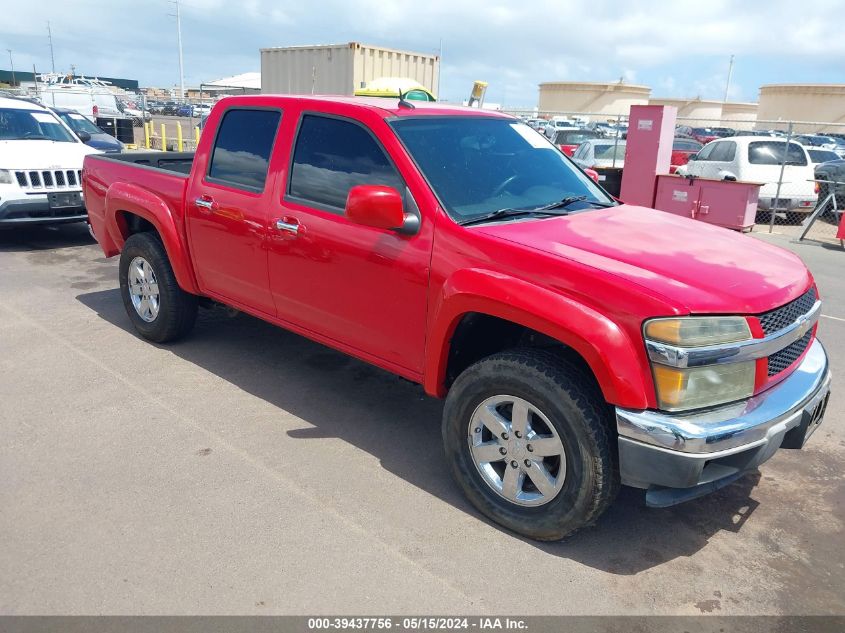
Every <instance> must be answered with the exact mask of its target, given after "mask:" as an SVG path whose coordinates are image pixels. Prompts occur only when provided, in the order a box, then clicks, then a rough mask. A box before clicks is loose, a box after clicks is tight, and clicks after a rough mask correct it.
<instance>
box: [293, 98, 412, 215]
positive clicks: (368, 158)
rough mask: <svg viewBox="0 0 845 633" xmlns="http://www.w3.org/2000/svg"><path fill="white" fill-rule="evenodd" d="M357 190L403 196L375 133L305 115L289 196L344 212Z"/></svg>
mask: <svg viewBox="0 0 845 633" xmlns="http://www.w3.org/2000/svg"><path fill="white" fill-rule="evenodd" d="M356 185H385V186H388V187H393V188H394V189H396V190H397V191H399V192H400V193H401V192H402V191H403V190H404V187H405V186H404V184H403V182H402V178H401V177H400V176H399V173H398V172H397V171H396V168H395V167H394V166H393V163H391V162H390V159H389V158H388V157H387V154H385V152H384V150H383V149H382V148H381V146H380V145H379V144H378V143H377V142H376V141H375V139H374V138H373V136H372V135H371V134H370V132H369V131H368V130H367V129H365V128H364V127H362V126H361V125H359V124H357V123H354V122H352V121H348V120H344V119H338V118H334V117H326V116H319V115H314V114H306V115H304V116H303V117H302V122H301V123H300V126H299V134H298V136H297V139H296V147H295V148H294V152H293V167H292V169H291V176H290V185H289V187H288V194H289V195H291V196H293V197H295V198H300V199H302V200H306V201H309V202H313V203H317V204H318V205H324V206H327V207H332V209H333V210H334V209H343V208H344V207H346V197H347V195H348V194H349V190H350V189H351V188H352V187H354V186H356Z"/></svg>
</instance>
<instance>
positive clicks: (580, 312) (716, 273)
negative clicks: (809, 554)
mask: <svg viewBox="0 0 845 633" xmlns="http://www.w3.org/2000/svg"><path fill="white" fill-rule="evenodd" d="M282 112H284V117H285V120H286V121H288V124H285V125H280V122H281V120H282V119H281V117H282ZM208 127H209V128H210V129H211V131H212V132H213V133H211V134H203V135H202V137H201V138H200V143H199V148H198V151H197V153H196V155H193V154H191V153H171V152H167V153H162V152H149V153H147V152H144V153H124V154H118V155H114V156H96V157H94V156H92V157H88V158H87V159H86V162H85V178H84V183H85V199H86V201H87V203H88V205H89V209H90V214H91V222H92V226H93V230H94V234H95V235H96V238H97V241H98V242H99V244H100V247H101V248H102V250H103V252H104V254H105V255H106V256H109V257H111V256H115V255H118V254H120V262H119V266H118V267H117V268H118V279H119V285H120V295H121V297H122V300H123V304H124V306H125V309H126V313H127V315H128V319H129V320H130V322H131V323H132V325H133V326H134V328H135V329H136V330H137V332H138V333H139V334H140V335H141V336H142V337H144V338H147V339H149V340H151V341H154V342H156V343H166V342H169V341H173V340H176V339H178V338H180V337H183V336H185V335H187V334H188V332H189V331H190V329H191V328H192V326H193V324H194V321H195V318H196V314H197V309H198V307H199V305H200V304H201V303H202V304H205V303H208V301H201V298H205V299H207V300H208V299H210V300H213V301H217V302H221V303H224V304H227V305H230V306H232V307H235V308H238V309H242V310H245V311H247V312H249V313H250V314H253V315H255V316H257V317H260V318H262V319H264V320H266V321H269V322H271V323H274V324H276V325H279V326H281V327H285V328H288V329H291V330H293V331H295V332H298V333H300V334H303V335H305V336H308V337H310V338H313V339H315V340H317V341H319V342H321V343H323V344H325V345H328V346H332V347H335V348H337V349H340V350H343V351H345V352H347V353H350V354H353V355H355V356H357V357H359V358H361V359H363V360H365V361H367V362H370V363H373V364H375V365H377V366H379V367H382V368H383V369H385V370H387V371H390V372H393V373H395V374H398V375H400V376H403V377H404V378H406V379H409V380H412V381H415V382H418V383H420V384H422V385H423V387H424V389H425V390H426V392H427V393H429V394H431V395H433V396H438V397H445V399H446V402H445V407H444V414H443V422H442V430H441V436H442V438H443V441H444V447H445V461H446V463H447V464H448V467H449V469H450V470H451V473H452V475H453V476H454V477H455V479H456V481H457V483H458V485H459V486H460V487H461V489H462V490H463V491H464V493H465V494H466V495H467V497H468V498H469V500H470V501H471V502H472V503H473V504H474V505H475V506H476V508H478V510H479V511H480V512H482V513H483V514H485V515H486V516H488V517H490V518H491V519H492V520H494V521H496V522H498V523H500V524H501V525H503V526H505V527H506V528H507V529H509V530H512V531H514V532H517V533H519V534H523V535H526V536H528V537H531V538H535V539H541V540H553V539H559V538H562V537H564V536H566V535H568V534H570V533H572V532H573V531H574V530H577V529H579V528H582V527H584V526H587V525H590V524H591V523H593V522H594V521H595V520H596V519H597V518H598V517H599V515H601V513H602V512H603V511H604V510H605V509H606V508H607V507H608V506H609V505H610V504H611V502H612V500H613V498H614V495H615V494H616V491H617V489H618V487H619V485H620V484H625V485H633V486H636V487H639V488H644V489H646V490H647V492H646V500H647V502H648V503H650V504H653V505H660V506H666V505H671V504H674V503H679V502H681V501H685V500H687V499H691V498H694V497H697V496H700V495H703V494H706V493H708V492H711V491H713V490H717V489H719V488H721V487H722V486H724V485H727V484H728V483H730V482H732V481H734V480H735V479H736V478H738V477H739V476H741V475H742V474H744V473H747V472H749V471H753V470H756V468H757V467H758V466H759V465H760V464H761V463H762V462H764V461H766V460H767V459H769V458H770V457H771V456H772V455H773V454H774V453H775V451H776V450H777V449H778V448H779V447H783V448H800V447H801V446H803V445H804V443H805V441H806V440H807V438H808V437H809V436H810V435H811V434H812V433H813V432H814V431H815V430H816V429H817V428H818V425H819V423H820V422H821V420H822V418H823V414H824V410H825V406H826V403H827V400H828V395H829V390H830V370H829V366H828V359H827V356H826V354H825V351H824V349H823V347H822V345H821V344H820V343H819V342H818V341H817V340H816V338H815V334H816V328H815V327H814V326H815V324H816V322H817V320H818V318H819V314H820V311H821V303H820V301H819V300H818V291H817V289H816V285H815V282H814V280H813V277H812V276H811V274H810V272H809V271H808V270H807V268H806V267H805V266H804V264H803V263H802V262H801V259H800V258H799V257H798V256H796V255H794V254H792V253H790V252H788V251H784V250H781V249H779V248H777V247H775V246H773V245H771V244H767V243H765V242H763V241H761V240H753V239H749V238H747V237H745V236H742V235H739V234H735V233H733V232H731V231H726V230H724V229H721V228H718V227H711V226H708V225H704V224H702V223H700V222H696V221H694V220H692V219H689V218H682V217H677V216H674V215H671V214H669V213H663V212H660V211H655V210H653V209H645V208H641V207H635V206H626V205H617V204H616V203H615V202H614V201H613V200H612V199H611V198H610V197H609V196H608V195H607V194H606V193H605V192H604V191H603V190H602V189H601V188H600V187H598V186H597V185H596V184H595V183H593V181H592V180H591V179H590V178H587V177H585V176H584V174H582V173H581V172H580V170H577V169H575V167H574V166H573V165H572V163H571V161H570V159H568V158H566V157H565V156H563V155H562V154H561V153H560V152H559V151H558V150H557V149H555V148H553V147H552V146H550V145H549V144H548V143H546V142H538V141H539V139H537V138H536V133H534V132H532V131H531V130H530V129H529V128H528V127H527V126H525V125H523V124H521V123H519V122H517V120H516V119H514V118H513V117H510V116H508V115H504V114H500V113H494V112H490V111H479V110H477V109H474V108H461V107H455V106H448V105H444V104H430V105H429V104H426V103H424V102H419V103H418V104H417V105H416V108H414V109H410V108H407V106H404V105H401V104H399V103H398V102H397V101H392V102H391V101H389V100H385V101H384V103H380V104H378V105H374V104H373V103H372V101H371V100H359V99H355V98H340V97H332V98H325V97H314V96H290V97H289V96H282V95H259V96H240V97H228V98H225V99H223V100H221V101H220V102H219V103H218V104H217V105H216V106H215V107H214V109H213V110H212V113H211V115H210V116H209V120H208ZM588 142H589V143H595V142H596V141H588ZM174 154H175V155H174ZM136 162H138V163H143V165H136V164H134V163H136ZM187 168H189V173H186V169H187ZM737 253H742V257H738V256H737ZM761 279H765V283H761ZM726 280H728V281H726ZM764 336H765V338H764ZM92 344H96V342H94V343H92ZM341 371H342V370H341ZM166 379H167V377H166V376H165V375H162V377H161V380H163V381H166ZM326 395H327V396H328V395H330V394H328V392H326ZM315 397H319V396H316V395H315ZM372 406H378V403H374V404H373V405H372ZM409 406H413V403H410V402H409ZM139 424H143V420H142V419H141V421H139ZM390 431H391V432H395V433H402V426H401V424H400V425H397V426H396V427H395V428H393V429H390ZM139 437H141V438H143V433H139ZM142 441H143V440H142ZM406 458H407V459H409V460H413V459H415V456H414V455H413V454H410V453H409V454H408V455H407V456H406ZM309 459H312V460H319V459H320V454H319V452H312V453H311V454H310V455H309ZM420 459H421V457H420ZM805 459H810V460H812V459H815V455H814V454H813V453H810V454H807V455H805ZM366 485H369V484H368V483H367V482H353V483H352V484H351V486H350V488H349V491H353V492H354V489H355V487H356V486H366ZM659 521H660V517H656V518H655V528H654V530H655V533H657V532H659V529H660V526H659V525H657V523H658V522H659Z"/></svg>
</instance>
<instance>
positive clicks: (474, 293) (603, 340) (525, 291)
mask: <svg viewBox="0 0 845 633" xmlns="http://www.w3.org/2000/svg"><path fill="white" fill-rule="evenodd" d="M432 308H433V309H432V311H431V314H432V323H430V328H429V332H430V333H431V334H430V337H429V341H428V344H427V345H426V371H425V381H424V386H425V390H426V391H427V392H428V393H430V394H433V395H437V396H439V397H443V396H444V395H445V393H446V386H445V380H446V369H447V364H448V359H449V346H450V343H451V338H452V335H453V333H454V331H455V328H456V327H457V325H458V323H459V322H460V320H461V318H462V317H463V316H464V315H466V314H468V313H472V312H478V313H482V314H487V315H490V316H493V317H498V318H500V319H504V320H507V321H510V322H513V323H517V324H519V325H522V326H524V327H527V328H531V329H533V330H536V331H538V332H541V333H543V334H545V335H546V336H549V337H551V338H553V339H555V340H558V341H560V342H561V343H563V344H565V345H567V346H569V347H571V348H572V349H574V350H575V351H576V352H578V354H580V355H581V357H582V358H583V359H584V360H585V361H586V362H587V364H588V365H589V367H590V369H591V370H592V371H593V374H594V375H595V377H596V380H597V381H598V383H599V386H600V387H601V390H602V393H603V394H604V397H605V400H607V402H609V403H612V404H618V405H622V406H627V407H630V408H646V407H647V406H648V396H647V394H648V393H649V389H651V386H650V385H649V384H647V383H646V382H645V376H646V374H644V372H643V369H642V362H641V360H640V358H639V355H638V353H637V349H638V348H637V347H636V345H635V343H634V342H633V341H631V339H630V337H629V336H628V334H627V333H626V332H625V331H624V330H623V329H622V328H621V327H619V326H618V325H617V324H616V323H614V322H613V321H611V320H610V319H609V318H608V317H607V316H605V315H603V314H601V313H600V312H598V311H596V310H594V309H593V308H591V307H589V306H586V305H583V304H581V303H578V302H577V301H574V300H573V299H571V298H569V297H565V296H563V295H561V294H559V293H557V292H553V291H551V290H547V289H545V288H541V287H539V286H536V285H533V284H531V283H528V282H526V281H523V280H520V279H514V278H512V277H509V276H507V275H505V274H502V273H497V272H494V271H490V270H479V269H467V270H461V271H458V272H456V273H455V274H454V275H452V277H450V278H449V279H448V280H447V281H446V283H445V284H444V285H443V288H442V290H441V292H440V294H439V296H438V297H437V298H436V299H435V301H434V305H433V306H432Z"/></svg>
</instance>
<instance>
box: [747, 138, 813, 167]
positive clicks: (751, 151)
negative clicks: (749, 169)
mask: <svg viewBox="0 0 845 633" xmlns="http://www.w3.org/2000/svg"><path fill="white" fill-rule="evenodd" d="M784 151H786V143H785V142H784V141H754V142H753V143H749V144H748V162H749V163H751V164H752V165H780V164H781V163H782V162H783V159H784V155H783V154H784ZM786 164H787V165H806V164H807V155H806V153H805V152H804V149H803V148H802V147H801V146H800V145H798V144H797V143H790V144H789V150H788V152H787V156H786Z"/></svg>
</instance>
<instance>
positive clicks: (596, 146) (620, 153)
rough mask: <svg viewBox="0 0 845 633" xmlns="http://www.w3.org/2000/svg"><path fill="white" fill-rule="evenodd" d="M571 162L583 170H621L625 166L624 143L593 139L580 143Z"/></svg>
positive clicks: (613, 140) (606, 139) (609, 139)
mask: <svg viewBox="0 0 845 633" xmlns="http://www.w3.org/2000/svg"><path fill="white" fill-rule="evenodd" d="M572 160H573V161H575V163H576V164H577V165H579V166H580V167H583V168H584V169H605V168H608V167H617V168H620V169H621V168H622V167H624V166H625V141H617V140H616V139H612V138H594V139H590V140H587V141H584V142H583V143H581V145H579V146H578V149H576V150H575V153H574V154H573V155H572Z"/></svg>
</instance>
